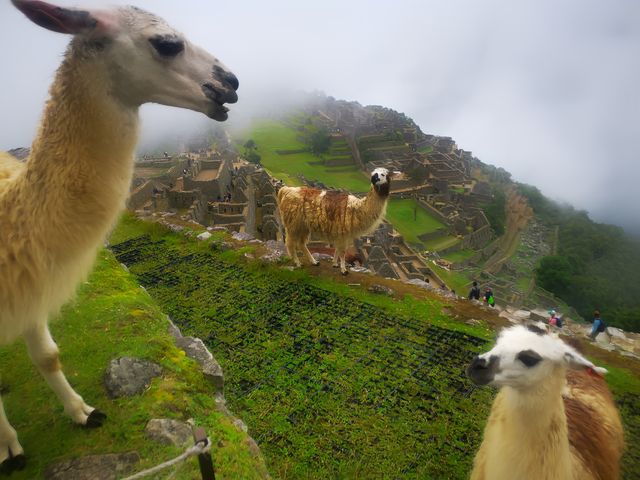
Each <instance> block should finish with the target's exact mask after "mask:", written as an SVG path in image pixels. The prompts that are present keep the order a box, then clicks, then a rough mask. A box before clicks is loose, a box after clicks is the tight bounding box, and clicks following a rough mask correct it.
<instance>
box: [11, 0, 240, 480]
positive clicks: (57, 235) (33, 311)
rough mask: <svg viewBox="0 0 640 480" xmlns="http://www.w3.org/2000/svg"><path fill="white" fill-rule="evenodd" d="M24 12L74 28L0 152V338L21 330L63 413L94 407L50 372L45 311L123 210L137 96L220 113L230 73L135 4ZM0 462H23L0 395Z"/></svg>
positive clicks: (86, 417) (85, 412) (95, 417)
mask: <svg viewBox="0 0 640 480" xmlns="http://www.w3.org/2000/svg"><path fill="white" fill-rule="evenodd" d="M12 2H13V4H14V5H15V6H16V7H17V8H18V9H19V10H20V11H21V12H22V13H24V14H25V15H26V16H27V17H28V18H29V19H31V20H32V21H33V22H34V23H36V24H38V25H39V26H41V27H44V28H47V29H49V30H53V31H55V32H60V33H67V34H71V35H74V37H73V39H72V40H71V43H70V45H69V48H68V50H67V52H66V55H65V57H64V60H63V62H62V65H61V66H60V68H59V69H58V72H57V74H56V77H55V80H54V83H53V85H52V87H51V90H50V98H49V100H48V102H47V104H46V107H45V111H44V118H43V119H42V123H41V125H40V129H39V132H38V134H37V137H36V139H35V140H34V142H33V145H32V148H31V155H30V157H29V159H28V160H27V162H26V163H20V162H18V161H16V160H14V159H12V158H10V157H9V156H7V155H5V156H0V343H3V344H6V343H8V342H11V341H13V340H15V339H16V338H18V337H20V336H22V337H24V339H25V341H26V344H27V348H28V351H29V355H30V357H31V359H32V360H33V362H34V363H35V365H36V366H37V368H38V370H39V371H40V373H41V374H42V375H43V376H44V378H45V380H46V381H47V383H48V384H49V386H50V387H51V388H52V389H53V391H54V392H55V394H56V395H57V397H58V398H59V399H60V401H61V402H62V404H63V405H64V410H65V412H66V413H67V414H68V415H69V416H70V417H71V418H72V420H73V421H74V422H75V423H77V424H80V425H84V426H86V427H97V426H100V425H101V424H102V422H103V421H104V419H105V415H104V414H102V413H101V412H99V411H98V410H95V409H94V408H93V407H91V406H89V405H87V404H86V403H85V402H84V400H83V399H82V397H80V395H78V394H77V393H76V392H75V391H74V390H73V388H72V387H71V386H70V385H69V383H68V382H67V380H66V378H65V376H64V374H63V373H62V371H61V369H60V363H59V360H58V348H57V346H56V344H55V342H54V341H53V339H52V338H51V334H50V333H49V328H48V326H47V323H48V319H49V318H50V317H51V316H52V315H55V313H56V312H57V311H58V310H59V309H60V307H61V306H62V305H63V304H64V303H65V302H66V301H67V300H68V299H69V298H70V297H71V296H72V295H73V293H74V291H75V289H76V287H77V285H78V283H79V282H80V281H81V280H82V279H83V278H85V277H86V275H87V274H88V273H89V271H90V270H91V267H92V265H93V263H94V259H95V256H96V251H97V249H98V248H99V246H100V245H101V244H102V242H103V241H104V239H105V236H106V235H107V232H108V231H109V229H110V228H111V227H112V226H113V224H114V223H115V221H116V220H117V218H118V214H119V213H120V211H121V210H122V209H123V208H124V204H125V200H126V198H127V195H128V191H129V185H130V183H131V177H132V171H133V154H134V147H135V145H136V141H137V138H138V109H139V107H140V106H141V105H142V104H144V103H148V102H153V103H160V104H164V105H170V106H175V107H182V108H188V109H191V110H195V111H198V112H202V113H204V114H206V115H207V116H209V117H210V118H212V119H215V120H218V121H224V120H226V119H227V111H228V109H227V108H226V107H225V106H224V103H234V102H236V101H237V99H238V97H237V94H236V90H237V88H238V80H237V79H236V77H235V76H234V75H233V74H232V73H231V72H230V71H229V70H228V69H227V68H226V67H225V66H224V65H223V64H222V63H220V62H219V61H218V60H217V59H216V58H214V57H213V56H211V55H210V54H209V53H207V52H206V51H204V50H203V49H201V48H199V47H197V46H196V45H193V44H191V43H189V42H188V41H187V40H186V39H185V37H184V36H183V35H182V34H181V33H179V32H177V31H176V30H174V29H173V28H171V27H170V26H169V25H168V24H167V23H165V22H164V21H163V20H162V19H160V18H158V17H157V16H155V15H153V14H151V13H148V12H145V11H143V10H140V9H138V8H135V7H122V8H113V9H110V10H78V9H67V8H61V7H57V6H55V5H51V4H48V3H45V2H41V1H28V0H12ZM0 463H2V468H3V469H4V470H9V471H11V470H13V469H18V468H21V467H23V466H24V455H23V449H22V446H21V445H20V443H19V442H18V437H17V435H16V431H15V430H14V429H13V428H12V427H11V425H10V424H9V422H8V420H7V417H6V416H5V412H4V408H3V407H2V403H1V402H0Z"/></svg>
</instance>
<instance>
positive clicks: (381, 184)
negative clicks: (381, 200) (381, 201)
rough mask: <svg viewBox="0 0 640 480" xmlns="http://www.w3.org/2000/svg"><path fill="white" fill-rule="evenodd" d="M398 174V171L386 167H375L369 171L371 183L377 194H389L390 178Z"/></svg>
mask: <svg viewBox="0 0 640 480" xmlns="http://www.w3.org/2000/svg"><path fill="white" fill-rule="evenodd" d="M398 174H399V172H390V171H389V170H387V169H386V168H376V169H375V170H374V171H373V172H371V185H373V188H374V189H375V191H376V192H378V193H379V194H381V195H389V187H390V184H391V178H392V177H394V176H395V175H398Z"/></svg>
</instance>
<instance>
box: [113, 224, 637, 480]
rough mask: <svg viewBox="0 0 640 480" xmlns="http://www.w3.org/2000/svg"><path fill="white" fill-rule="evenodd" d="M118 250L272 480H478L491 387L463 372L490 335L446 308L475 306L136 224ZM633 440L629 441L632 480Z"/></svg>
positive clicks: (623, 383) (632, 383)
mask: <svg viewBox="0 0 640 480" xmlns="http://www.w3.org/2000/svg"><path fill="white" fill-rule="evenodd" d="M113 242H114V243H115V244H114V245H113V247H112V248H113V250H114V252H115V253H116V255H117V258H118V259H119V260H120V261H122V262H124V263H126V264H127V265H129V267H130V270H131V272H132V273H134V274H135V275H136V276H137V277H138V278H139V280H140V281H141V282H142V283H143V285H144V286H145V287H146V288H147V290H148V291H149V293H150V294H151V295H152V296H153V297H154V298H156V299H157V300H158V301H159V303H160V304H161V305H162V306H163V308H164V309H165V310H166V311H167V312H168V313H170V315H171V316H172V318H174V320H175V321H176V322H177V323H178V324H179V325H180V326H181V327H182V328H183V330H184V331H185V333H186V334H192V335H197V336H200V337H201V338H203V339H205V341H206V342H207V343H208V345H209V346H210V347H211V349H212V351H213V352H214V354H215V355H216V357H217V359H218V360H219V361H220V362H221V364H222V366H223V369H224V370H225V377H226V394H227V397H228V399H229V400H230V402H231V405H232V409H233V410H234V411H236V413H238V414H239V415H240V416H241V417H242V418H243V419H244V420H245V421H246V422H247V424H248V425H249V428H250V431H251V433H252V435H253V436H254V437H255V438H256V439H257V440H258V443H259V444H260V445H261V448H262V449H263V452H265V454H266V457H267V459H268V463H269V469H270V471H271V473H272V474H273V475H274V477H277V478H397V477H398V476H400V477H402V478H416V479H417V478H467V477H468V472H469V470H470V468H471V461H472V458H473V455H474V452H475V450H476V449H477V447H478V445H479V442H480V440H481V432H482V428H483V425H484V421H485V419H486V417H487V415H488V410H489V406H490V402H491V400H492V390H491V389H488V388H481V389H477V388H475V387H474V386H473V385H472V384H471V383H469V382H468V381H467V380H466V378H465V376H464V373H463V372H464V368H465V366H466V364H467V362H468V361H469V359H470V358H471V357H472V356H473V355H474V354H476V353H477V352H478V351H480V350H484V349H486V348H487V342H488V341H489V339H490V338H491V337H492V333H491V332H490V331H488V330H486V329H485V328H483V327H467V326H466V325H464V323H462V322H455V321H452V319H451V318H450V317H448V315H446V314H444V313H443V310H444V309H446V310H447V311H450V312H459V311H462V310H461V308H462V307H464V308H470V307H471V306H470V305H468V304H467V303H466V302H460V304H461V305H462V306H461V307H460V308H458V307H457V306H456V305H444V304H443V303H442V301H438V300H432V299H425V300H416V299H413V298H404V299H402V300H393V299H390V298H388V297H384V298H383V297H379V296H378V297H376V296H367V295H364V294H361V293H357V292H358V291H357V290H354V289H352V288H351V287H348V286H347V285H344V284H336V283H335V282H331V281H329V280H327V279H316V278H313V277H310V276H309V275H307V274H306V273H305V272H304V271H294V272H290V271H287V270H282V269H279V268H277V267H273V266H267V265H262V264H257V263H249V264H246V263H244V261H243V260H242V259H241V255H239V254H237V252H235V251H227V252H224V253H220V252H216V251H215V250H212V249H211V247H210V245H207V244H206V243H204V242H200V243H196V242H193V241H191V240H188V239H185V238H183V237H181V236H179V235H175V234H167V233H163V232H162V230H160V229H159V227H157V226H154V225H147V224H142V223H139V222H136V221H133V220H130V219H126V220H125V222H123V224H122V225H121V227H120V228H119V229H118V230H117V231H116V234H115V235H114V238H113ZM116 242H117V243H116ZM472 310H473V311H472V312H469V313H468V314H466V315H474V316H475V315H476V314H477V315H482V313H483V311H480V310H478V309H477V308H475V307H473V308H472ZM454 314H455V315H459V313H454ZM465 318H468V317H465ZM475 318H481V317H475ZM588 353H591V352H588ZM598 355H600V354H598ZM617 359H618V357H617V356H616V357H615V358H613V357H612V360H611V361H610V362H609V363H612V362H615V361H618V360H617ZM598 361H601V358H600V357H598ZM603 363H604V364H605V365H606V362H603ZM613 365H618V364H616V363H613ZM613 373H614V375H613V376H612V381H613V384H612V389H613V391H614V393H615V395H616V398H618V399H622V400H621V401H623V402H626V403H624V405H627V404H628V406H625V407H624V409H623V418H624V421H625V425H626V427H627V432H637V431H638V425H640V419H638V418H637V416H635V414H634V413H633V412H634V411H635V412H637V406H638V396H637V395H635V393H634V392H635V391H636V388H637V380H636V379H634V378H633V376H631V375H630V374H629V373H628V371H626V370H624V369H622V368H618V371H615V369H614V371H613ZM631 394H633V395H631ZM634 409H636V410H634ZM632 435H636V434H635V433H632ZM636 440H637V438H636V437H635V436H633V437H627V442H628V444H629V445H630V450H629V452H628V453H627V454H626V456H625V460H624V465H625V472H626V473H629V472H634V471H635V470H634V466H636V465H637V463H635V462H636V460H634V459H635V458H636V457H637V455H638V448H639V447H638V442H637V441H636ZM636 470H637V469H636ZM628 478H633V477H632V476H629V477H628Z"/></svg>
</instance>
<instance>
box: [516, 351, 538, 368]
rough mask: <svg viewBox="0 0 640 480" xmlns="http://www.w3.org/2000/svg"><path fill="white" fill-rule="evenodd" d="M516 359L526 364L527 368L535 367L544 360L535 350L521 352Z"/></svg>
mask: <svg viewBox="0 0 640 480" xmlns="http://www.w3.org/2000/svg"><path fill="white" fill-rule="evenodd" d="M516 358H517V359H518V360H520V361H521V362H522V363H524V364H525V365H526V366H527V367H529V368H530V367H533V366H535V365H537V364H538V362H540V360H542V357H541V356H540V355H538V354H537V353H536V352H534V351H533V350H524V351H522V352H520V353H519V354H518V355H517V356H516Z"/></svg>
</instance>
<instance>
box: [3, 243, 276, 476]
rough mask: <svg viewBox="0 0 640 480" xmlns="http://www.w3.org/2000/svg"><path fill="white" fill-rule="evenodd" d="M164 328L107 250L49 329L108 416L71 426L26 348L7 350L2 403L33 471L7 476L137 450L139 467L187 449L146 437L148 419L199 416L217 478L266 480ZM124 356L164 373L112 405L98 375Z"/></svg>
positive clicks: (83, 388) (68, 367) (189, 469)
mask: <svg viewBox="0 0 640 480" xmlns="http://www.w3.org/2000/svg"><path fill="white" fill-rule="evenodd" d="M167 326H168V323H167V320H166V317H165V315H164V314H163V313H162V312H161V311H160V310H159V309H158V307H157V306H156V304H155V302H154V301H153V300H152V299H151V298H150V297H149V296H148V295H147V294H146V293H145V292H144V291H143V290H142V289H140V288H139V287H138V284H137V282H136V281H135V280H134V279H133V277H132V276H131V275H130V274H128V273H127V272H125V271H124V270H123V269H122V268H121V266H120V265H119V263H118V262H116V260H115V259H114V258H113V255H112V254H111V253H109V252H107V251H101V252H100V253H99V255H98V262H97V267H96V269H95V271H94V272H93V274H92V275H91V277H90V278H89V280H88V282H86V283H84V284H83V285H82V286H81V288H80V291H79V294H78V297H77V299H76V300H75V301H74V302H72V303H71V304H69V305H68V306H66V307H65V308H64V309H63V311H62V314H61V315H60V318H59V319H58V320H57V321H56V322H54V323H52V325H51V330H52V333H53V336H54V338H56V340H57V342H58V344H59V346H60V349H61V359H62V362H63V365H64V371H65V373H66V375H67V378H68V379H69V381H70V383H71V384H72V385H73V386H74V388H76V389H77V391H78V392H79V393H80V394H81V395H82V396H83V397H84V399H85V400H86V401H87V403H89V404H91V405H93V406H95V407H97V408H99V409H100V410H102V411H104V412H105V413H106V414H107V415H108V418H107V421H106V422H105V424H104V425H103V426H102V427H101V428H99V429H95V430H85V429H82V428H80V427H78V426H76V425H74V424H73V423H72V422H71V420H70V419H69V418H68V417H67V416H66V415H64V413H63V411H62V405H61V404H60V403H59V402H58V401H57V399H56V398H55V396H54V394H53V392H52V391H51V390H50V389H49V388H48V387H47V386H46V384H45V382H44V380H43V379H42V378H41V377H40V375H39V374H38V373H37V371H36V369H35V368H34V367H33V365H32V364H31V362H30V361H29V359H28V357H27V353H26V351H25V348H24V345H23V343H22V342H19V343H16V344H13V345H11V346H9V347H5V348H3V349H2V350H1V351H0V361H1V362H2V363H3V364H4V365H10V368H5V369H4V370H3V376H2V384H3V386H4V387H5V388H8V393H4V394H3V401H4V405H5V409H6V411H7V414H8V416H9V418H10V421H11V422H12V424H13V426H14V427H15V428H16V430H17V431H18V435H19V438H20V441H21V443H22V446H23V447H24V448H25V453H26V455H27V468H26V469H25V470H24V471H21V472H16V473H14V474H13V476H12V477H11V478H13V479H15V480H19V479H33V478H41V477H42V471H43V469H44V468H45V466H46V465H48V464H50V463H54V462H57V461H62V460H65V459H70V458H75V457H79V456H84V455H90V454H107V453H118V452H129V451H134V450H135V451H137V452H138V453H139V454H140V457H141V459H142V461H141V463H140V464H139V465H138V466H137V467H136V471H138V470H141V469H143V468H148V467H150V466H153V465H155V464H157V463H161V462H163V461H165V460H168V459H170V458H173V457H174V456H177V455H178V454H179V453H181V450H182V449H178V448H174V447H167V446H163V445H159V444H157V443H154V442H150V441H147V440H146V439H145V438H144V435H143V432H144V427H145V425H146V423H147V421H148V420H150V419H151V418H176V419H180V420H186V419H188V418H194V419H195V421H196V423H197V424H198V425H200V426H204V427H205V428H206V430H207V432H208V434H209V435H210V436H211V438H212V440H213V444H214V445H218V447H216V448H214V450H213V454H214V458H215V464H216V468H217V473H218V475H219V477H218V478H229V479H230V478H260V477H259V475H258V473H257V472H258V470H259V469H260V468H264V465H263V464H262V461H261V460H259V459H256V458H253V457H252V455H251V453H250V451H249V448H248V446H247V444H246V443H245V441H246V438H247V437H246V435H245V434H244V433H242V432H239V431H238V430H237V428H236V427H234V426H233V425H232V423H231V421H230V420H229V419H228V418H227V417H225V416H224V415H222V414H221V413H218V412H217V411H216V404H215V401H214V398H213V388H212V387H211V386H210V385H209V384H208V382H207V381H206V380H205V379H204V377H203V376H202V374H201V373H200V371H199V368H198V367H197V366H196V364H195V362H193V361H191V360H189V359H187V358H185V355H184V353H183V352H182V351H181V350H178V349H177V348H176V347H175V346H174V345H173V342H172V339H171V337H170V336H169V335H168V332H167ZM124 355H130V356H136V357H140V358H146V359H150V360H152V361H155V362H156V363H158V364H160V365H161V366H162V368H163V370H164V372H163V376H162V378H159V379H156V380H154V382H153V384H152V385H151V387H150V388H149V390H147V391H146V392H144V393H143V394H142V395H138V396H135V397H132V398H122V399H116V400H110V399H108V398H107V396H106V394H105V390H104V387H103V386H102V377H103V375H104V371H105V369H106V367H107V365H108V363H109V361H110V360H111V359H113V358H116V357H120V356H124ZM198 471H199V470H198V468H197V462H196V461H195V460H193V461H189V462H188V463H187V464H185V465H184V466H182V467H181V468H180V469H179V470H178V473H177V475H176V476H175V477H174V478H179V479H192V478H196V475H198V473H197V472H198ZM155 478H158V477H155ZM162 478H164V477H162ZM198 478H199V477H198Z"/></svg>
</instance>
